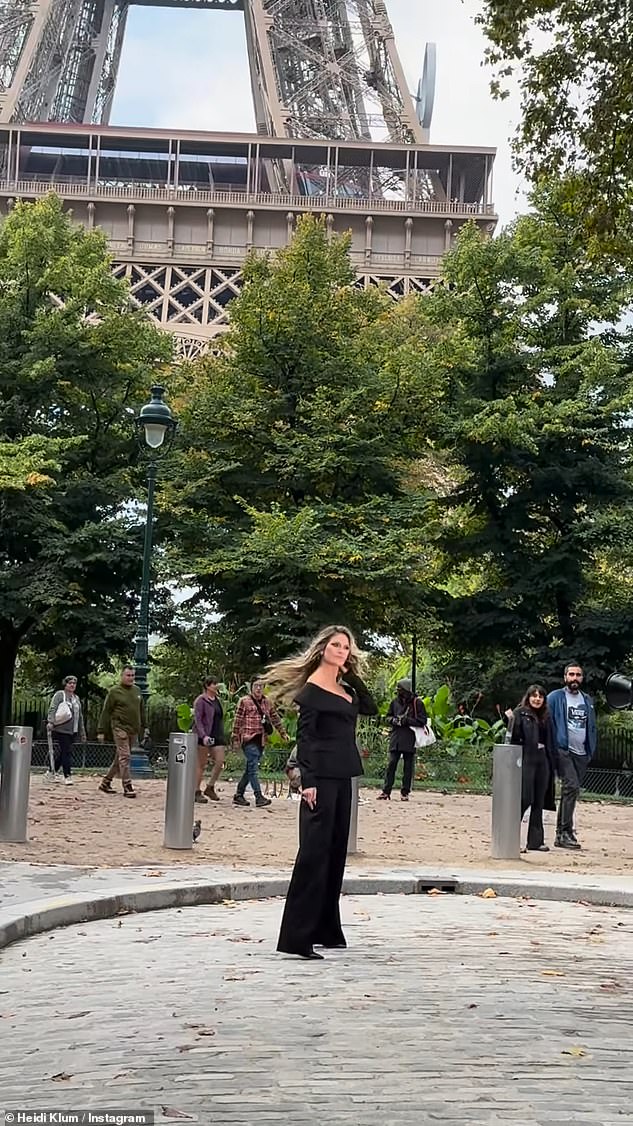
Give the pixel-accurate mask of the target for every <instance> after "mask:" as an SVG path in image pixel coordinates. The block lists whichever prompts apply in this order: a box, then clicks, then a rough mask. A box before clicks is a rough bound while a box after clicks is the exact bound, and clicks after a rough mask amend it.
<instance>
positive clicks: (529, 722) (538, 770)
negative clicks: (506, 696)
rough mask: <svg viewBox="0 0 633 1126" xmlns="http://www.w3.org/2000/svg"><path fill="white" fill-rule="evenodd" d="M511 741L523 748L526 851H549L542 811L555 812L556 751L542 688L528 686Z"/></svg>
mask: <svg viewBox="0 0 633 1126" xmlns="http://www.w3.org/2000/svg"><path fill="white" fill-rule="evenodd" d="M510 741H511V742H512V743H515V744H518V745H520V746H521V747H523V772H522V777H521V817H523V815H524V813H525V811H526V809H529V810H530V821H529V824H528V835H527V848H526V852H549V846H548V845H546V844H545V833H544V830H543V810H544V809H551V810H555V809H556V800H555V795H554V780H555V777H556V769H557V758H558V756H557V750H556V740H555V738H554V728H553V726H552V720H551V717H550V714H549V711H548V707H547V699H546V695H545V689H544V688H542V687H541V685H540V684H531V685H530V687H529V688H528V690H527V692H526V693H525V696H524V697H523V699H522V700H521V703H520V704H519V706H518V708H516V709H515V711H514V714H513V717H512V721H511V736H510Z"/></svg>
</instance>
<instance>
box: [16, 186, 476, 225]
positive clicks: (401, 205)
mask: <svg viewBox="0 0 633 1126" xmlns="http://www.w3.org/2000/svg"><path fill="white" fill-rule="evenodd" d="M49 192H57V194H58V195H60V196H62V197H64V198H71V197H72V198H85V199H88V200H90V199H117V198H124V199H133V200H135V201H143V200H146V201H147V202H153V203H183V204H191V203H207V204H217V205H218V206H225V207H226V206H236V205H237V206H239V207H244V206H248V207H275V208H277V207H280V206H283V207H292V208H296V209H298V210H301V211H318V212H322V211H388V212H402V213H403V214H405V215H409V214H411V213H412V212H417V213H418V214H421V215H457V216H461V217H471V216H475V217H477V216H479V217H481V218H485V217H486V216H489V217H491V218H492V217H494V216H495V215H496V210H495V206H494V204H491V203H488V204H485V203H460V202H459V201H455V200H437V199H417V198H416V199H409V200H406V199H384V198H382V197H378V198H376V197H370V196H366V197H355V196H339V195H320V196H304V195H293V194H290V193H287V194H286V193H282V192H279V193H276V192H246V191H215V190H213V189H209V188H199V189H198V188H192V187H189V186H187V187H186V188H185V187H182V188H167V187H164V188H162V187H161V188H159V187H153V186H151V185H144V184H125V183H122V184H117V185H113V184H101V183H98V182H97V183H93V184H88V183H87V182H85V181H72V180H67V179H55V180H48V181H43V180H0V193H2V195H16V196H39V195H46V194H48V193H49Z"/></svg>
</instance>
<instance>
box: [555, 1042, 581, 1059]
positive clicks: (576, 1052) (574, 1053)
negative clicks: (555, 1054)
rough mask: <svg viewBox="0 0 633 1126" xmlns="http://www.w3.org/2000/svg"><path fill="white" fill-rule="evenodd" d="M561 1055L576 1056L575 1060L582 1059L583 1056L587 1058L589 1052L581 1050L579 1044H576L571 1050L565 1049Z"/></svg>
mask: <svg viewBox="0 0 633 1126" xmlns="http://www.w3.org/2000/svg"><path fill="white" fill-rule="evenodd" d="M561 1055H562V1056H574V1058H575V1059H580V1057H581V1056H586V1055H587V1052H586V1051H585V1049H584V1048H579V1047H578V1045H577V1044H574V1045H573V1046H572V1047H571V1048H563V1051H562V1052H561Z"/></svg>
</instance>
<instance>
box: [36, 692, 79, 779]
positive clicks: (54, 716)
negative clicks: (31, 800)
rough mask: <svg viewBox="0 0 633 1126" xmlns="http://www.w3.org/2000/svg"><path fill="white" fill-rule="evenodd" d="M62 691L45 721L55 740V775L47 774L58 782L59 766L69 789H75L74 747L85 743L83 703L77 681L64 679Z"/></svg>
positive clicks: (49, 771)
mask: <svg viewBox="0 0 633 1126" xmlns="http://www.w3.org/2000/svg"><path fill="white" fill-rule="evenodd" d="M62 686H63V687H62V688H61V690H60V691H59V692H56V693H55V695H54V696H53V698H52V700H51V705H50V708H49V709H48V716H47V717H46V730H47V731H50V732H52V733H54V736H55V744H56V745H55V759H54V766H55V771H54V773H53V772H52V771H51V770H47V771H46V778H47V779H51V778H53V779H54V778H55V777H56V775H57V771H58V770H59V768H60V766H61V768H62V772H63V775H64V783H65V785H66V786H72V784H73V780H72V759H73V746H74V744H75V743H76V742H77V738H79V739H80V740H81V742H82V743H85V742H86V728H85V726H84V717H83V712H82V710H81V700H80V699H79V697H78V695H77V677H76V676H65V677H64V679H63V680H62Z"/></svg>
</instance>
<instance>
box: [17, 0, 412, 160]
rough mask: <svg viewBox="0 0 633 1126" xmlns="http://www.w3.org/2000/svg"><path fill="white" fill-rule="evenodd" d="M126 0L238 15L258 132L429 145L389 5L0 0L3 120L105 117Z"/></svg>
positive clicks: (380, 0)
mask: <svg viewBox="0 0 633 1126" xmlns="http://www.w3.org/2000/svg"><path fill="white" fill-rule="evenodd" d="M132 3H135V4H140V5H142V6H148V7H149V6H152V7H169V8H179V9H181V10H190V9H209V10H218V11H224V12H236V11H239V12H242V13H243V16H244V20H245V26H246V40H247V44H248V54H249V63H250V72H251V85H252V91H253V102H254V108H255V116H256V121H257V130H258V132H259V133H260V134H263V135H268V136H276V137H284V136H286V137H313V138H326V139H332V140H359V141H362V140H366V141H371V140H374V141H381V140H385V141H386V140H391V141H400V142H405V143H416V142H417V143H424V142H425V141H427V140H428V137H427V136H426V135H425V130H424V129H423V128H422V126H421V125H420V124H419V123H418V120H417V115H416V111H415V105H414V101H413V98H412V96H411V93H410V91H409V89H408V86H407V82H406V79H405V76H404V71H403V68H402V64H401V62H400V58H399V56H398V52H397V49H396V43H395V38H394V34H393V29H392V27H391V23H390V21H389V17H388V14H387V9H386V6H385V0H0V121H4V122H9V121H17V122H19V121H57V122H70V123H74V124H82V123H95V124H97V123H102V124H108V123H109V119H110V112H111V108H112V100H113V95H114V90H115V86H116V78H117V71H118V67H119V60H120V56H121V48H122V44H123V38H124V34H125V24H126V18H127V14H128V11H129V8H130V7H131V5H132Z"/></svg>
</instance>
